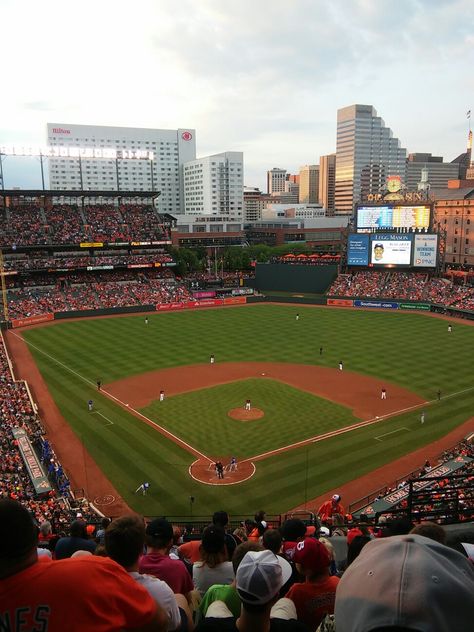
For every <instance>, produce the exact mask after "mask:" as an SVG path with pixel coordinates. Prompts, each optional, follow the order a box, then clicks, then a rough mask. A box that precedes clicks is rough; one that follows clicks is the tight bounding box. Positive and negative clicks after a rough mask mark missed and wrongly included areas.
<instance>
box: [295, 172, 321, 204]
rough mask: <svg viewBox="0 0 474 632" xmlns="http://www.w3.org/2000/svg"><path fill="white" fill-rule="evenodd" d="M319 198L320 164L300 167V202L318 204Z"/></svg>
mask: <svg viewBox="0 0 474 632" xmlns="http://www.w3.org/2000/svg"><path fill="white" fill-rule="evenodd" d="M318 200H319V165H304V166H303V167H300V192H299V203H300V204H317V203H318Z"/></svg>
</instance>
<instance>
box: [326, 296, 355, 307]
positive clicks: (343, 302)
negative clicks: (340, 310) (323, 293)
mask: <svg viewBox="0 0 474 632" xmlns="http://www.w3.org/2000/svg"><path fill="white" fill-rule="evenodd" d="M326 305H335V306H337V307H354V301H353V300H352V299H349V298H328V299H327V301H326Z"/></svg>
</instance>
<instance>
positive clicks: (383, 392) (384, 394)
mask: <svg viewBox="0 0 474 632" xmlns="http://www.w3.org/2000/svg"><path fill="white" fill-rule="evenodd" d="M380 399H387V390H386V389H385V388H383V389H382V391H381V393H380Z"/></svg>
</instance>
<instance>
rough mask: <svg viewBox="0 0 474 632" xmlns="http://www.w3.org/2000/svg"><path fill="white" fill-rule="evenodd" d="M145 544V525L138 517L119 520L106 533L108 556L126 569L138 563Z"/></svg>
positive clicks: (126, 517)
mask: <svg viewBox="0 0 474 632" xmlns="http://www.w3.org/2000/svg"><path fill="white" fill-rule="evenodd" d="M144 544H145V525H144V524H143V520H142V519H141V518H139V517H138V516H123V517H122V518H117V519H116V520H114V521H113V522H112V523H111V524H110V525H109V526H108V527H107V530H106V531H105V550H106V551H107V555H108V556H109V557H110V558H112V559H113V560H114V561H115V562H117V563H118V564H120V566H123V567H124V568H126V569H129V568H132V567H133V566H134V565H135V564H136V563H137V562H138V558H139V556H140V555H141V554H142V553H143V545H144Z"/></svg>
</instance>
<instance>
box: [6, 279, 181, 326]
mask: <svg viewBox="0 0 474 632" xmlns="http://www.w3.org/2000/svg"><path fill="white" fill-rule="evenodd" d="M38 276H40V277H41V275H35V278H36V277H38ZM40 280H41V281H42V282H43V283H44V284H48V285H43V286H42V285H41V284H40V282H39V281H38V280H36V285H35V286H33V287H30V286H28V285H24V286H23V287H21V288H12V289H10V290H9V292H8V310H9V315H10V318H25V317H29V316H37V315H41V314H51V313H54V312H67V311H76V310H88V309H102V308H111V307H128V306H133V305H155V304H158V303H174V302H180V301H187V300H192V298H193V297H192V294H191V293H190V292H189V290H188V289H187V288H186V287H185V286H184V285H183V284H181V283H178V282H177V281H176V279H175V277H174V276H173V274H172V272H170V270H169V269H167V268H163V269H161V268H153V269H150V270H147V269H146V270H143V271H140V272H139V273H138V274H137V271H136V270H135V271H132V270H125V271H119V270H111V271H107V272H74V273H69V274H65V275H62V276H61V277H59V278H58V279H57V281H56V284H55V285H54V286H51V276H49V275H44V277H43V278H42V279H40ZM29 282H31V280H30V281H29Z"/></svg>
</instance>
